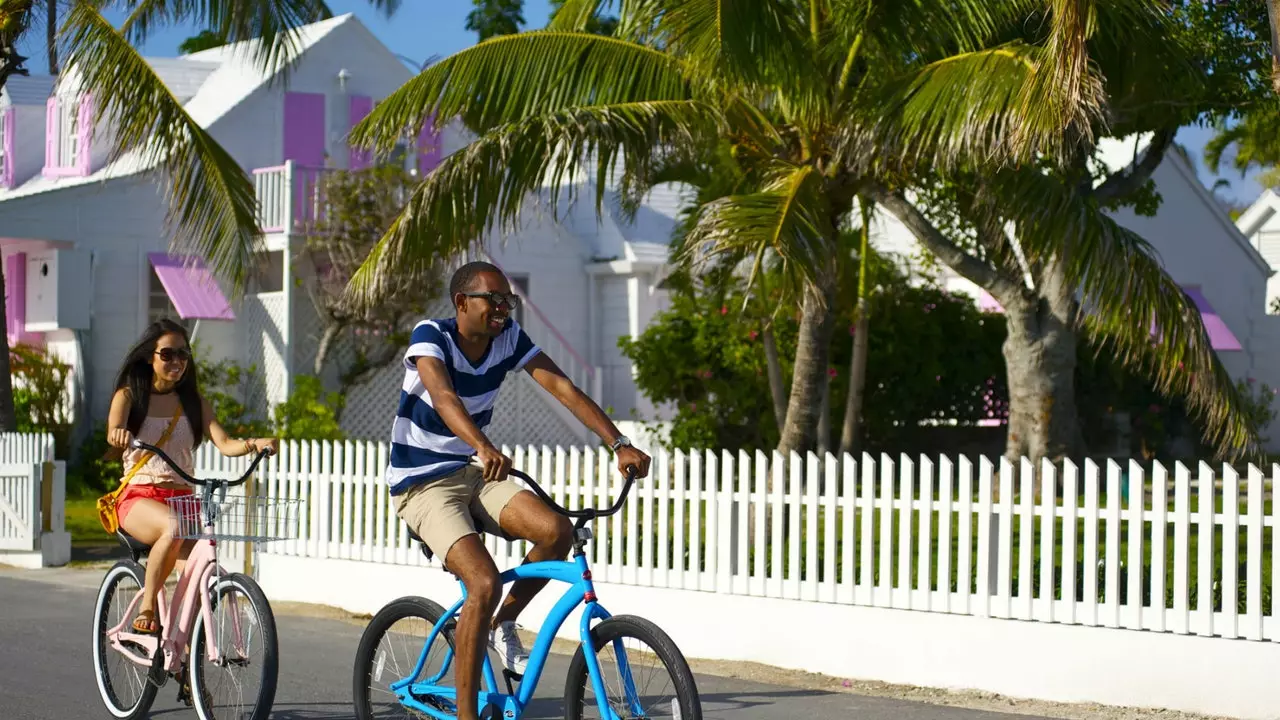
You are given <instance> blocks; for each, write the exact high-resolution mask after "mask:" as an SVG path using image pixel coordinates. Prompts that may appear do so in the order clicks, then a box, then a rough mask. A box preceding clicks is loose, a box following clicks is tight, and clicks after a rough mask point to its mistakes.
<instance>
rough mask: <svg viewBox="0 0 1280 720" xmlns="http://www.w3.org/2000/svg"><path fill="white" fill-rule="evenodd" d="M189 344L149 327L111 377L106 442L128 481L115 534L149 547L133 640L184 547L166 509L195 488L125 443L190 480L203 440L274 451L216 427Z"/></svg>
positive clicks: (224, 449)
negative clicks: (151, 448) (141, 445)
mask: <svg viewBox="0 0 1280 720" xmlns="http://www.w3.org/2000/svg"><path fill="white" fill-rule="evenodd" d="M188 339H189V338H188V335H187V331H186V329H185V328H184V327H182V326H181V325H179V324H178V323H176V322H174V321H172V320H169V319H162V320H160V321H158V322H155V323H152V324H151V325H150V326H149V327H147V329H146V331H144V332H143V334H142V338H141V339H140V340H138V343H137V344H136V345H134V346H133V349H132V350H130V351H129V354H128V355H126V356H125V359H124V364H123V365H122V366H121V367H120V372H119V373H118V374H117V375H116V385H115V394H114V395H113V396H112V398H111V410H110V412H109V413H108V415H107V428H108V430H107V442H108V443H110V444H111V446H112V447H115V448H119V449H121V450H123V451H124V453H123V458H122V461H123V464H124V468H125V472H126V473H130V475H131V476H130V478H129V484H128V487H127V488H126V489H125V490H124V492H123V493H122V494H121V495H120V497H119V500H118V503H117V508H118V509H117V515H118V518H119V522H120V528H121V529H122V530H124V531H125V532H127V533H128V534H130V535H132V536H133V537H134V538H136V539H138V540H139V541H141V542H144V543H146V544H147V545H150V546H151V550H150V558H151V559H150V561H149V562H148V563H147V574H146V581H145V584H144V586H143V595H142V601H141V602H140V603H139V610H138V615H137V617H136V618H135V619H134V621H133V629H134V630H135V631H136V632H139V633H155V632H156V631H157V630H158V626H157V624H156V619H155V608H156V595H157V593H158V592H159V590H160V588H161V587H163V585H164V582H165V581H166V580H167V579H168V577H169V575H170V574H171V573H172V572H173V569H174V567H175V566H176V565H177V563H178V559H179V556H181V555H185V552H186V550H187V547H186V546H187V545H189V543H183V542H181V541H180V540H177V539H175V538H174V537H173V528H174V524H175V522H176V517H175V516H174V514H173V512H172V511H171V510H170V508H169V506H168V505H167V504H166V502H165V501H166V500H167V499H168V498H172V497H177V496H180V495H189V494H191V493H192V492H193V491H194V488H193V487H192V486H191V484H189V483H188V482H186V481H185V480H183V479H182V478H181V477H179V476H178V475H177V473H175V472H173V470H171V469H170V468H169V467H168V466H167V465H165V463H164V462H163V461H161V460H160V459H159V458H157V457H155V456H152V455H151V454H150V453H148V452H146V451H144V450H138V449H133V448H129V443H130V442H131V441H132V440H133V439H134V438H135V437H136V438H138V439H139V440H142V441H143V442H146V443H150V444H153V445H155V446H156V447H159V448H160V449H161V450H164V451H165V453H166V454H168V455H169V456H170V457H172V458H173V459H174V460H175V461H176V462H177V463H178V464H179V465H180V466H181V467H182V468H183V470H185V471H187V472H188V473H192V472H194V469H195V467H194V466H195V449H196V447H197V446H199V444H200V442H201V441H202V440H203V439H204V438H205V437H208V438H209V439H210V440H212V441H213V444H214V446H215V447H217V448H218V450H219V451H220V452H221V453H222V454H223V455H226V456H228V457H239V456H241V455H247V454H249V453H255V452H258V451H260V450H262V449H264V448H270V449H271V451H272V452H275V451H276V450H277V441H276V439H275V438H244V439H242V438H233V437H231V436H229V435H227V432H226V430H224V429H223V427H222V426H221V425H219V424H218V420H217V418H215V417H214V414H213V408H212V406H211V405H210V404H209V402H208V401H207V400H205V399H204V397H202V396H201V395H200V390H199V387H198V386H197V383H196V367H195V359H194V358H193V357H192V356H191V348H190V345H189V343H188Z"/></svg>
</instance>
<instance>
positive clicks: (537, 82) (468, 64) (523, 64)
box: [350, 31, 692, 153]
mask: <svg viewBox="0 0 1280 720" xmlns="http://www.w3.org/2000/svg"><path fill="white" fill-rule="evenodd" d="M691 96H692V87H691V82H690V81H689V80H688V79H687V78H686V76H685V74H684V69H683V68H682V67H681V66H680V65H679V64H678V63H677V62H676V61H675V60H673V59H672V58H671V56H669V55H667V54H665V53H663V52H661V51H658V50H655V49H653V48H649V47H645V46H643V45H637V44H634V43H629V42H626V41H623V40H617V39H614V38H609V37H602V36H599V35H588V34H581V33H568V32H542V31H537V32H527V33H519V34H516V35H503V36H499V37H495V38H491V39H489V40H486V41H484V42H481V43H479V44H477V45H474V46H472V47H470V48H467V49H466V50H463V51H461V52H458V53H455V54H454V55H451V56H449V57H448V58H445V59H444V60H441V61H440V62H437V63H435V64H434V65H432V66H431V67H428V68H427V69H426V70H424V71H422V72H421V73H420V74H418V76H417V77H415V78H413V79H412V80H410V81H409V82H407V83H405V84H404V85H402V86H401V87H400V88H399V89H398V90H396V91H395V92H394V93H392V94H391V95H389V96H388V97H387V98H386V99H385V100H384V101H382V102H381V103H379V104H378V106H377V107H376V108H374V110H373V112H372V113H370V114H369V115H368V116H367V117H365V119H364V120H362V121H361V122H360V123H359V124H358V125H356V126H355V127H354V128H352V130H351V136H350V137H351V142H352V143H353V144H354V145H356V146H358V147H365V148H374V149H376V150H377V151H378V152H380V153H385V152H388V151H390V150H391V149H392V148H393V147H394V146H395V143H396V141H397V140H399V139H400V138H402V137H404V134H405V133H406V132H409V133H412V134H416V133H417V132H418V131H419V130H420V129H421V128H422V126H423V124H424V123H425V122H426V121H427V119H428V118H431V117H433V116H434V117H438V118H452V117H459V116H460V117H461V118H462V120H463V121H464V122H465V123H466V124H467V126H468V127H470V128H471V129H472V130H474V131H475V132H478V133H483V132H486V131H488V130H490V129H492V128H496V127H499V126H502V125H505V124H507V123H518V122H522V121H524V120H526V119H529V118H533V117H536V116H538V115H542V114H547V113H554V112H559V111H562V110H565V109H567V108H575V107H583V106H588V105H600V106H608V105H613V104H617V103H630V102H643V101H664V100H683V99H686V98H689V97H691Z"/></svg>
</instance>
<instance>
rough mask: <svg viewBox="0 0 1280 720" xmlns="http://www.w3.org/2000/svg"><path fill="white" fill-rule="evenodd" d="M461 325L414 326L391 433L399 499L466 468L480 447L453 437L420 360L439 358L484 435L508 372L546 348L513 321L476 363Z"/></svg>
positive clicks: (390, 475) (391, 475)
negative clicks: (461, 342) (463, 343)
mask: <svg viewBox="0 0 1280 720" xmlns="http://www.w3.org/2000/svg"><path fill="white" fill-rule="evenodd" d="M457 338H458V321H457V320H455V319H453V318H449V319H438V320H423V321H422V322H420V323H418V324H417V325H416V326H415V327H414V328H413V334H412V335H411V336H410V338H409V349H408V350H407V351H405V354H404V367H405V372H404V384H403V385H402V386H401V389H400V408H399V410H397V412H396V420H395V423H394V424H393V425H392V429H391V464H390V465H389V466H388V467H387V473H386V481H387V484H388V485H390V486H391V488H390V489H391V494H392V495H399V494H400V493H402V492H404V491H406V490H408V489H409V488H410V487H412V486H414V485H418V484H421V483H424V482H429V481H431V480H432V479H434V478H438V477H440V476H442V475H448V474H449V473H451V472H453V471H455V470H457V469H458V468H460V467H462V466H464V465H466V463H467V459H468V458H469V457H470V456H472V455H474V454H475V452H476V451H475V449H474V448H472V447H471V446H470V445H468V444H467V442H466V441H465V440H463V439H462V438H460V437H458V436H457V435H454V434H453V431H452V430H450V429H449V426H448V425H447V424H445V421H444V419H443V418H442V417H440V413H438V412H436V409H435V408H434V407H433V406H432V404H431V395H430V394H429V393H428V392H427V389H426V387H424V386H423V384H422V378H421V377H419V376H418V366H417V361H418V358H419V357H423V356H427V357H433V358H439V359H440V360H441V361H443V362H444V364H445V367H446V368H447V369H448V371H449V380H450V381H451V382H452V383H453V389H454V392H456V393H457V394H458V398H459V399H460V400H462V405H463V406H464V407H465V408H466V409H467V412H468V413H470V415H471V419H472V421H474V422H475V424H476V427H478V428H480V430H481V431H483V430H484V428H485V427H486V426H487V425H488V424H489V421H490V420H492V419H493V404H494V401H496V400H497V398H498V388H499V387H500V386H501V385H502V381H503V380H504V379H505V378H506V376H507V373H509V372H516V371H518V370H520V369H522V368H524V366H525V363H527V362H529V360H530V359H532V358H533V356H534V355H537V354H538V353H539V352H541V350H540V349H539V348H538V346H537V345H534V344H533V341H532V340H530V339H529V336H528V335H526V334H525V332H524V330H522V329H520V325H519V324H518V323H517V322H516V321H515V320H513V319H511V318H507V323H506V325H505V326H504V327H503V329H502V334H501V335H499V336H498V337H496V338H493V340H492V341H490V343H489V349H488V350H486V351H485V354H484V355H483V356H482V357H481V358H480V361H479V362H477V363H472V362H471V361H470V360H469V359H467V356H466V355H463V354H462V350H461V349H460V348H459V347H458V342H457Z"/></svg>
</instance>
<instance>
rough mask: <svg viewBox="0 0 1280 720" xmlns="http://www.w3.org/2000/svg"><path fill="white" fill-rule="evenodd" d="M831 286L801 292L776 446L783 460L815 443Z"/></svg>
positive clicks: (828, 343)
mask: <svg viewBox="0 0 1280 720" xmlns="http://www.w3.org/2000/svg"><path fill="white" fill-rule="evenodd" d="M832 284H834V283H832V282H831V281H830V280H826V281H824V282H823V285H824V287H819V286H818V285H815V284H812V283H810V284H809V285H808V286H807V287H805V290H804V304H803V305H802V306H801V315H800V333H799V337H798V338H797V340H796V362H795V367H794V368H793V370H792V373H791V400H790V402H789V403H788V404H787V423H786V426H785V427H784V428H783V429H782V439H781V440H780V441H779V443H778V452H780V453H782V456H783V457H784V458H786V457H789V456H790V453H792V452H793V451H794V452H796V453H805V452H807V451H810V450H813V449H814V447H815V445H816V444H817V443H816V441H817V437H818V416H819V412H820V411H821V407H822V393H823V386H825V385H826V384H827V380H828V378H827V358H828V357H829V356H830V348H831V330H832V327H833V326H834V325H835V314H834V313H833V312H832V303H833V302H834V300H835V298H834V295H835V292H834V290H833V288H832V287H831V285H832Z"/></svg>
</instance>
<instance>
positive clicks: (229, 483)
mask: <svg viewBox="0 0 1280 720" xmlns="http://www.w3.org/2000/svg"><path fill="white" fill-rule="evenodd" d="M129 444H130V445H131V446H132V447H134V448H137V449H139V450H146V451H148V452H151V453H153V454H154V455H155V456H156V457H158V458H160V459H161V460H163V461H164V462H165V464H166V465H168V466H169V467H170V468H172V469H173V471H174V472H176V473H177V474H178V475H179V476H181V477H182V479H184V480H186V481H187V482H189V483H191V484H192V485H200V486H202V487H209V486H218V485H222V486H226V487H235V486H237V485H243V484H244V483H245V482H246V481H248V479H249V476H250V475H252V474H253V471H254V470H255V469H257V467H258V463H260V462H262V459H263V458H265V457H266V456H268V455H270V454H271V448H267V449H265V450H259V451H258V456H257V457H255V458H254V459H253V462H252V463H250V464H249V469H248V470H245V471H244V474H243V475H241V476H240V477H239V478H237V479H235V480H201V479H199V478H194V477H191V475H189V474H188V473H187V471H186V470H183V469H182V468H181V467H178V463H176V462H174V461H173V458H171V457H169V456H168V455H166V454H165V452H164V451H163V450H161V449H160V448H158V447H156V446H155V445H149V444H147V443H144V442H142V441H141V440H138V439H137V438H134V440H133V441H132V442H130V443H129Z"/></svg>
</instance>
